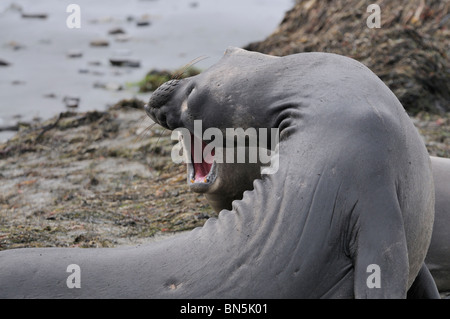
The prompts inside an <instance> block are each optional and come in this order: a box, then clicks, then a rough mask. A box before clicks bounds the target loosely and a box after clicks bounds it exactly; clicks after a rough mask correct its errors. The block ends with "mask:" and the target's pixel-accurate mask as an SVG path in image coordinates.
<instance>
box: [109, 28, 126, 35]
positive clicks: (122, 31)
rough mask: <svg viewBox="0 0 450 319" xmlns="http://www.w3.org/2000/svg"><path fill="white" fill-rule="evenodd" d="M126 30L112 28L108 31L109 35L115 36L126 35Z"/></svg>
mask: <svg viewBox="0 0 450 319" xmlns="http://www.w3.org/2000/svg"><path fill="white" fill-rule="evenodd" d="M125 33H126V32H125V30H124V29H122V28H119V27H118V28H112V29H110V30H109V31H108V34H111V35H114V34H125Z"/></svg>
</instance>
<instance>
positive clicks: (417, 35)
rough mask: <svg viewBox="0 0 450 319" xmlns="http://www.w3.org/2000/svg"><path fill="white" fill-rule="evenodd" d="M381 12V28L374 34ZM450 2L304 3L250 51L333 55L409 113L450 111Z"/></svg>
mask: <svg viewBox="0 0 450 319" xmlns="http://www.w3.org/2000/svg"><path fill="white" fill-rule="evenodd" d="M372 3H374V4H377V5H379V7H380V17H381V27H380V28H369V27H368V25H367V21H368V20H369V21H373V20H372V18H370V16H371V14H372V13H373V12H367V9H368V6H369V5H370V4H372ZM449 8H450V0H440V1H438V0H432V1H426V2H425V1H424V0H413V1H411V0H398V1H387V0H378V1H364V0H346V1H343V0H308V1H298V2H297V3H296V5H295V6H294V8H293V9H291V10H290V11H288V12H287V13H286V15H285V17H284V19H283V21H282V22H281V24H280V26H279V27H278V28H277V30H276V31H275V32H274V33H273V34H272V35H270V36H269V37H268V38H267V39H266V40H264V41H262V42H255V43H251V44H249V45H248V46H247V47H246V49H247V50H252V51H259V52H262V53H267V54H273V55H279V56H282V55H288V54H294V53H299V52H311V51H320V52H331V53H337V54H341V55H345V56H349V57H352V58H354V59H356V60H358V61H360V62H362V63H364V64H365V65H366V66H368V67H369V68H370V69H371V70H372V71H374V72H375V73H376V74H377V75H378V76H379V77H380V78H381V79H382V80H383V81H384V82H385V83H386V84H387V85H388V86H389V87H390V88H391V90H392V91H393V92H394V93H395V94H396V95H397V97H398V98H399V100H400V101H401V102H402V104H403V106H404V107H405V109H406V110H407V111H408V112H410V113H412V114H416V113H418V112H420V111H428V112H433V113H443V112H448V111H450V61H449V54H450V46H449V44H450V40H449V39H450V31H449V26H450V13H449Z"/></svg>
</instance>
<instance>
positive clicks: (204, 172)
mask: <svg viewBox="0 0 450 319" xmlns="http://www.w3.org/2000/svg"><path fill="white" fill-rule="evenodd" d="M191 137H192V138H191V159H192V165H193V166H194V171H195V173H194V174H195V175H194V182H206V176H208V174H209V172H210V171H211V167H212V162H213V159H214V153H215V152H214V149H213V150H212V152H211V153H212V154H207V157H206V160H208V161H209V162H211V163H208V162H206V160H205V158H203V151H204V150H205V147H206V145H207V144H206V143H205V142H203V141H202V154H201V159H202V162H201V163H195V161H194V151H195V150H194V139H197V138H196V137H195V136H194V135H193V134H191Z"/></svg>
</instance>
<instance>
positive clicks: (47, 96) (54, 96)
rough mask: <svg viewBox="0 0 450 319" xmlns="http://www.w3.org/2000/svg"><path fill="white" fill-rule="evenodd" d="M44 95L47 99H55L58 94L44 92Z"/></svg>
mask: <svg viewBox="0 0 450 319" xmlns="http://www.w3.org/2000/svg"><path fill="white" fill-rule="evenodd" d="M44 97H45V98H47V99H55V98H56V94H55V93H47V94H44Z"/></svg>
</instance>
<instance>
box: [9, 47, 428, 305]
mask: <svg viewBox="0 0 450 319" xmlns="http://www.w3.org/2000/svg"><path fill="white" fill-rule="evenodd" d="M146 111H147V113H148V114H149V115H150V116H151V117H152V118H153V119H154V120H155V121H157V122H158V123H159V124H161V125H163V126H164V127H166V128H168V129H172V130H173V129H176V128H179V127H184V128H187V129H189V131H191V132H193V130H192V129H193V122H194V120H201V121H202V123H203V128H204V129H205V130H206V129H207V128H212V127H214V128H218V129H221V130H225V129H226V128H229V127H241V128H243V129H246V128H250V127H254V128H278V129H279V133H280V143H279V145H278V151H279V168H278V171H277V172H276V173H274V174H263V176H262V178H261V179H257V180H255V181H254V182H253V190H252V191H246V192H244V194H243V197H242V200H235V201H234V202H233V203H232V210H222V211H221V212H220V214H219V217H218V218H217V219H209V220H208V221H207V222H206V223H205V225H204V226H203V227H201V228H197V229H195V230H193V231H191V232H188V233H184V234H180V235H177V236H175V237H173V238H169V239H166V240H162V241H160V242H156V243H152V244H149V245H145V246H140V247H131V248H115V249H64V248H51V249H45V248H43V249H18V250H10V251H4V252H0V269H1V271H0V287H2V289H0V297H3V298H4V297H46V298H51V297H58V298H62V297H83V298H93V297H106V298H121V297H141V298H201V297H208V298H353V297H355V298H404V297H406V296H407V291H408V289H409V288H410V287H412V286H413V282H415V280H416V281H417V278H421V280H420V281H421V282H422V281H423V282H424V283H429V281H427V276H423V275H421V274H422V273H426V272H427V269H426V268H424V258H425V254H426V251H427V249H428V245H429V242H430V237H431V230H432V226H433V215H434V210H433V206H434V189H433V179H432V172H431V168H430V160H429V156H428V154H427V152H426V149H425V146H424V144H423V141H422V140H421V138H420V136H419V135H418V133H417V131H416V130H415V128H414V126H413V124H412V123H411V121H410V119H409V117H408V116H407V114H406V113H405V112H404V110H403V108H402V106H401V104H400V103H399V102H398V100H397V99H396V97H395V96H394V95H393V94H392V93H391V92H390V91H389V89H388V88H387V87H386V86H385V85H384V84H383V82H382V81H381V80H380V79H379V78H378V77H376V76H375V75H374V74H373V73H372V72H371V71H370V70H369V69H367V68H366V67H365V66H363V65H362V64H360V63H358V62H356V61H355V60H352V59H350V58H346V57H342V56H338V55H334V54H326V53H301V54H296V55H292V56H287V57H272V56H268V55H263V54H259V53H252V52H247V51H245V50H242V49H235V48H231V49H228V50H227V51H226V53H225V55H224V57H223V58H222V59H221V60H220V61H219V62H218V63H217V64H215V65H214V66H212V67H211V68H209V69H208V70H207V71H205V72H203V73H201V74H199V75H197V76H194V77H191V78H187V79H183V80H174V81H170V82H169V83H166V84H163V85H162V86H161V87H160V88H159V89H158V90H157V91H155V93H154V94H153V95H152V97H151V98H150V101H149V103H148V106H147V107H146ZM344 145H345V147H344ZM219 166H220V165H206V164H204V163H203V162H202V163H200V166H199V165H197V166H196V167H197V169H200V171H201V173H202V177H204V176H206V177H207V176H212V175H209V174H211V171H209V172H208V171H207V170H208V169H209V170H211V169H212V167H214V169H215V172H213V173H214V175H215V178H214V181H213V182H212V180H208V179H207V178H206V179H201V178H200V179H197V175H198V174H200V173H199V171H196V172H194V182H193V184H197V185H196V186H195V187H199V188H203V189H204V190H206V191H208V189H210V188H211V189H213V188H214V187H220V185H219V186H216V185H214V184H215V183H216V181H220V180H221V178H220V176H218V174H220V167H219ZM194 169H195V167H194ZM69 264H70V265H73V264H75V265H77V266H79V269H80V270H81V288H79V289H75V288H74V289H70V288H68V287H67V285H66V283H67V275H68V273H67V270H66V269H68V268H67V267H68V265H69ZM70 265H69V266H70ZM419 271H420V273H419ZM416 286H418V287H419V289H418V291H419V293H417V294H416V293H414V294H416V295H421V296H426V297H428V296H429V294H428V292H427V291H425V294H423V292H424V291H423V289H422V288H420V286H421V284H419V285H416ZM414 288H416V287H414Z"/></svg>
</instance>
